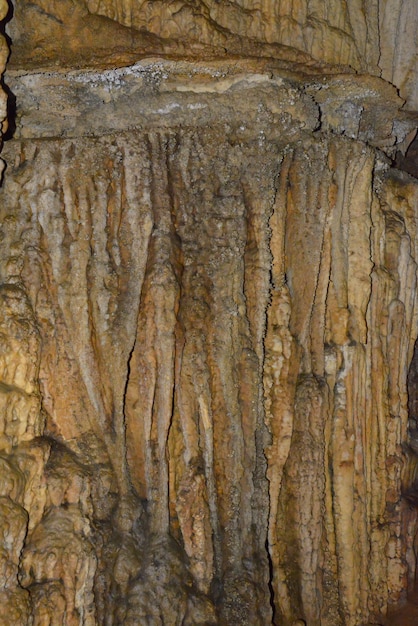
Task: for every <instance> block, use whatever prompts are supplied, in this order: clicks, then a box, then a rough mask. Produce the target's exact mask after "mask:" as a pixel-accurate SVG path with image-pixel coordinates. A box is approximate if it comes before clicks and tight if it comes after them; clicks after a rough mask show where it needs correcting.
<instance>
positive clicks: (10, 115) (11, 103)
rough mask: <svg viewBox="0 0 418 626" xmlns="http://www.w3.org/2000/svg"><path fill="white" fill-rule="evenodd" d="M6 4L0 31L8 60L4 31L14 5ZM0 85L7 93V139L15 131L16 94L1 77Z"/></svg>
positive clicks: (10, 45) (7, 38)
mask: <svg viewBox="0 0 418 626" xmlns="http://www.w3.org/2000/svg"><path fill="white" fill-rule="evenodd" d="M8 4H9V10H8V13H7V15H6V17H5V18H4V20H3V21H2V22H1V24H0V33H1V34H2V35H3V37H4V38H5V39H6V41H7V45H8V46H9V57H8V60H9V59H10V56H11V54H12V40H11V38H10V36H9V35H8V34H7V32H6V26H7V24H8V23H9V22H10V20H11V19H13V15H14V6H13V4H12V3H11V2H10V0H8ZM0 86H1V88H2V89H3V91H4V92H5V93H6V94H7V121H8V127H7V131H6V132H5V133H4V134H3V140H4V141H7V140H8V139H12V138H13V136H14V134H15V132H16V96H15V95H14V93H13V92H12V91H11V89H10V88H9V87H8V85H7V84H6V83H5V82H4V78H2V79H1V81H0Z"/></svg>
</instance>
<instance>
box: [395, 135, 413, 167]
mask: <svg viewBox="0 0 418 626" xmlns="http://www.w3.org/2000/svg"><path fill="white" fill-rule="evenodd" d="M394 166H395V167H396V168H397V169H398V170H402V171H404V172H408V174H411V176H415V178H418V133H417V134H416V136H415V139H414V140H413V141H412V142H411V144H410V146H409V147H408V149H407V151H406V152H405V154H402V152H397V153H396V156H395V161H394Z"/></svg>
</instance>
